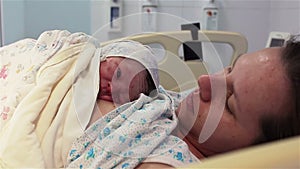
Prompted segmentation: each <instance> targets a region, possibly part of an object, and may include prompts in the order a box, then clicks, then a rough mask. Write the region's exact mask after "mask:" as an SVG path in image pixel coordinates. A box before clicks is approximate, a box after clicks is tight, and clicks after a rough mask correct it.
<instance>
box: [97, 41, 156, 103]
mask: <svg viewBox="0 0 300 169" xmlns="http://www.w3.org/2000/svg"><path fill="white" fill-rule="evenodd" d="M101 53H102V55H101V64H100V90H99V94H98V98H99V99H103V100H108V101H112V102H114V103H117V104H124V103H126V102H129V101H133V100H135V99H137V98H138V97H139V95H140V93H144V94H146V95H150V93H151V92H152V91H156V89H157V88H158V85H159V78H158V67H157V62H156V60H155V56H154V55H153V53H152V51H151V49H150V48H149V47H148V46H145V45H142V44H141V43H138V42H135V41H129V40H126V41H117V42H113V43H110V44H108V45H106V46H104V47H103V48H102V52H101Z"/></svg>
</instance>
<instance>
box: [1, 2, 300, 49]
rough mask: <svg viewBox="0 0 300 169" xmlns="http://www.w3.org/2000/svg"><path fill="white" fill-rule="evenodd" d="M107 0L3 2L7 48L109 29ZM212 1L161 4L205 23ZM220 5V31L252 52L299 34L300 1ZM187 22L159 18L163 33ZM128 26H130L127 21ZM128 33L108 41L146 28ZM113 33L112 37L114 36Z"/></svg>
mask: <svg viewBox="0 0 300 169" xmlns="http://www.w3.org/2000/svg"><path fill="white" fill-rule="evenodd" d="M104 1H106V0H63V1H51V0H39V1H36V0H2V1H1V2H2V4H3V5H2V6H3V11H2V14H3V16H2V17H3V23H2V27H3V35H4V37H3V38H4V44H9V43H11V42H14V41H16V40H18V39H22V38H25V37H33V38H36V37H37V36H38V35H39V34H40V33H41V32H42V31H44V30H50V29H67V30H69V31H71V32H76V31H82V32H86V33H88V34H93V33H94V32H95V31H96V30H98V29H99V28H101V26H103V23H105V19H104V16H103V12H101V10H102V8H103V3H102V2H104ZM205 1H206V2H207V1H208V0H202V1H201V0H158V8H157V10H158V11H159V12H163V13H168V14H170V15H173V16H176V17H178V18H182V19H184V20H186V21H188V22H199V21H200V17H201V3H203V2H205ZM215 1H216V2H217V5H218V7H219V11H220V15H219V16H220V18H219V30H227V31H235V32H240V33H242V34H243V35H245V36H246V37H247V39H248V42H249V51H254V50H257V49H260V48H262V47H264V46H265V44H266V41H267V38H268V33H269V32H270V31H287V32H291V33H298V32H299V30H300V14H299V13H300V7H299V6H300V5H299V4H300V2H299V0H215ZM123 5H124V6H123V7H124V8H123V9H124V10H123V15H124V16H126V15H130V14H132V13H138V12H141V7H140V6H139V5H141V4H140V1H138V0H124V3H123ZM181 23H182V22H174V21H173V22H171V20H167V21H165V20H162V19H161V20H159V19H158V23H157V31H171V30H180V24H181ZM123 24H124V23H123ZM123 28H124V30H122V33H107V32H106V34H105V32H104V33H103V34H102V35H103V36H104V37H105V36H107V39H111V38H115V37H118V36H126V35H128V34H131V33H133V32H137V33H138V32H139V31H140V29H141V25H140V24H138V23H137V20H135V22H134V23H131V22H129V23H126V24H124V26H123ZM108 35H109V36H108Z"/></svg>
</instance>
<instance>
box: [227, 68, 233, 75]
mask: <svg viewBox="0 0 300 169" xmlns="http://www.w3.org/2000/svg"><path fill="white" fill-rule="evenodd" d="M231 72H232V67H231V66H228V67H227V68H226V73H227V74H229V73H231Z"/></svg>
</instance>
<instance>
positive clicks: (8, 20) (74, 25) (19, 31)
mask: <svg viewBox="0 0 300 169" xmlns="http://www.w3.org/2000/svg"><path fill="white" fill-rule="evenodd" d="M2 9H3V11H2V19H3V20H2V28H3V30H2V31H3V42H4V45H5V44H9V43H12V42H15V41H17V40H20V39H23V38H28V37H29V38H37V37H38V36H39V35H40V34H41V33H42V32H43V31H45V30H51V29H66V30H69V31H71V32H79V31H80V32H86V33H88V34H90V30H91V22H90V18H91V17H90V14H91V12H90V9H91V6H90V1H86V0H62V1H57V0H55V1H52V0H2Z"/></svg>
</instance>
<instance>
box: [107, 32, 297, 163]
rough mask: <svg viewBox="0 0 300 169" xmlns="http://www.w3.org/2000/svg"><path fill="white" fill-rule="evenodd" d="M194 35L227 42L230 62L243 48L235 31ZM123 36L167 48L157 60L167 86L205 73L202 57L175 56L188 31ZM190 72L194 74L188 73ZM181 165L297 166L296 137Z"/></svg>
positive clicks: (186, 83) (191, 82)
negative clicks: (183, 57)
mask: <svg viewBox="0 0 300 169" xmlns="http://www.w3.org/2000/svg"><path fill="white" fill-rule="evenodd" d="M198 37H199V39H198V40H199V41H202V42H203V41H204V42H213V43H227V44H229V45H230V46H231V47H232V49H233V53H232V57H231V63H233V61H234V60H235V59H236V58H237V57H238V56H239V55H241V54H243V53H246V52H247V40H246V38H245V37H244V36H242V35H241V34H239V33H234V32H224V31H205V30H201V31H199V32H198ZM125 39H131V40H136V41H139V42H141V43H144V44H152V43H159V44H161V45H162V46H163V47H164V48H165V50H166V51H167V52H166V53H165V57H164V59H163V60H162V61H161V62H160V63H159V68H160V80H161V84H162V85H163V86H164V87H165V88H167V89H170V90H175V91H181V90H185V89H189V88H192V87H195V86H197V81H196V79H197V77H198V76H199V75H201V74H207V73H208V71H207V68H208V66H207V65H206V64H205V61H204V62H200V61H186V62H184V61H183V60H180V59H179V58H180V56H178V48H179V47H180V45H181V44H182V43H183V42H186V41H189V40H191V39H192V36H191V33H190V32H189V31H175V32H161V33H150V34H143V35H135V36H131V37H126V38H125ZM107 43H109V42H107ZM178 63H179V64H180V65H186V66H187V69H180V70H181V72H178V71H177V69H178V67H176V66H175V67H171V66H170V65H179V64H178ZM183 67H184V66H183ZM172 68H173V69H172ZM166 70H167V71H166ZM172 71H177V72H178V74H177V73H176V74H175V75H178V76H176V77H175V78H176V79H175V78H174V77H172V75H174V74H168V73H166V72H172ZM190 73H192V74H193V75H194V76H190ZM177 77H181V78H182V79H179V78H177ZM184 168H227V169H232V168H285V169H288V168H300V137H299V136H298V137H294V138H290V139H286V140H281V141H275V142H272V143H267V144H263V145H259V146H255V147H250V148H246V149H242V150H238V151H234V152H229V153H225V154H222V155H218V156H215V157H211V158H208V159H206V160H202V162H201V163H200V164H195V165H191V166H187V167H184Z"/></svg>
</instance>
